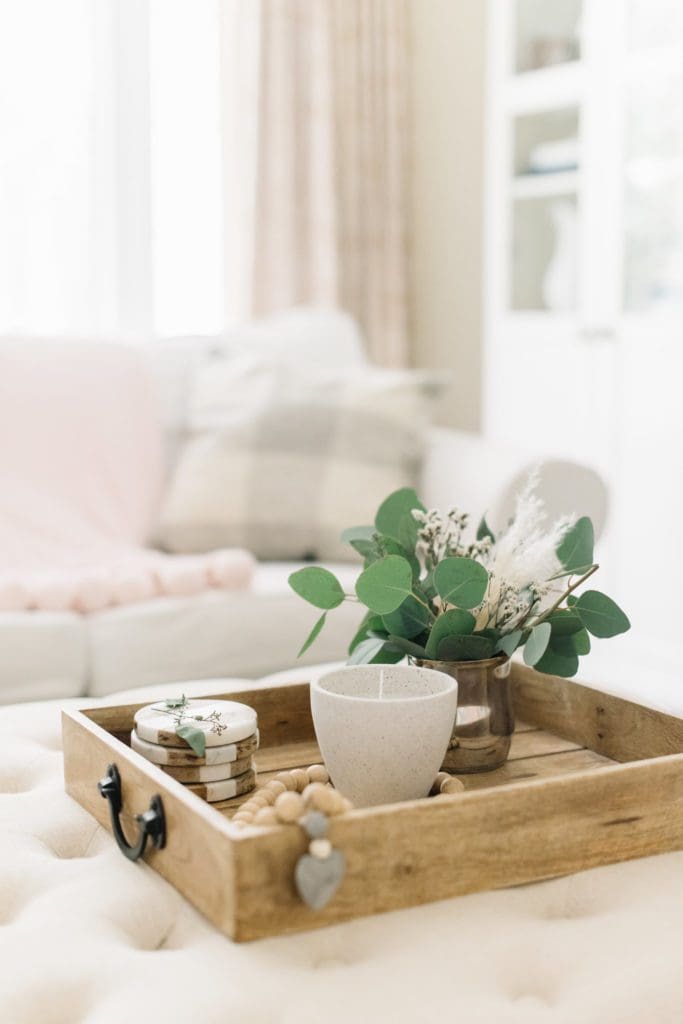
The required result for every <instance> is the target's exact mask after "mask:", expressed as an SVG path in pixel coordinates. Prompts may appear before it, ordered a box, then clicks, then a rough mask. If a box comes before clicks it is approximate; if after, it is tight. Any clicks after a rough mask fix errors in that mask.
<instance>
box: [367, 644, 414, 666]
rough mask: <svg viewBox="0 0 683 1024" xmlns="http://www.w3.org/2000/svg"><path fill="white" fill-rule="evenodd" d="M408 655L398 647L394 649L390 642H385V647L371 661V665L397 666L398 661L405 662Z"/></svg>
mask: <svg viewBox="0 0 683 1024" xmlns="http://www.w3.org/2000/svg"><path fill="white" fill-rule="evenodd" d="M405 656H406V654H405V651H402V650H401V649H400V648H398V647H394V645H393V644H391V643H389V640H388V639H387V640H385V641H384V646H383V647H382V648H381V650H379V651H378V652H377V654H376V655H375V656H374V658H373V659H372V660H371V662H370V664H371V665H395V664H396V662H398V661H403V659H404V658H405Z"/></svg>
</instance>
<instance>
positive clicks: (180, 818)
mask: <svg viewBox="0 0 683 1024" xmlns="http://www.w3.org/2000/svg"><path fill="white" fill-rule="evenodd" d="M62 733H63V739H64V781H65V787H66V791H67V793H68V794H69V795H70V796H71V797H73V798H74V800H77V801H78V803H79V804H81V806H82V807H84V808H85V809H86V810H87V811H88V812H89V813H90V814H92V815H93V817H94V818H96V819H97V821H99V823H100V824H101V825H102V826H104V827H105V828H106V829H107V830H108V831H110V832H111V821H110V815H109V803H108V801H107V800H104V799H103V798H102V797H101V796H100V794H99V792H98V790H97V782H98V781H99V779H101V778H102V777H103V776H104V775H105V773H106V770H107V766H108V765H109V764H111V763H112V762H113V763H115V764H116V766H117V768H118V769H119V772H120V773H121V780H122V793H123V807H124V813H122V815H121V819H122V823H123V827H124V830H125V832H126V834H127V835H129V836H130V838H131V839H132V838H134V836H135V835H136V828H137V827H136V824H135V821H134V815H135V814H139V813H141V812H142V811H146V810H147V808H148V807H149V802H150V799H151V798H152V796H153V795H155V794H157V793H158V794H160V795H161V797H162V800H163V804H164V812H165V815H166V830H167V842H166V846H165V848H164V849H163V850H155V849H153V848H152V849H150V850H149V852H147V853H146V854H145V861H146V862H148V864H149V866H150V867H152V868H154V870H155V871H158V872H159V874H160V875H162V876H163V877H164V878H166V879H167V880H168V881H169V882H170V883H171V884H172V885H173V886H174V887H175V888H176V889H177V890H178V891H179V892H181V893H182V894H183V895H184V896H186V897H187V899H188V900H190V902H191V903H193V904H194V905H195V907H197V909H198V910H200V911H201V912H202V913H203V914H205V916H206V917H207V918H208V919H209V920H210V921H212V922H213V924H215V925H216V926H217V927H218V928H220V929H221V930H222V931H223V932H225V933H226V934H227V935H230V936H231V937H232V936H233V935H234V898H233V894H234V883H235V877H234V864H233V857H232V842H231V835H230V832H231V827H230V826H229V824H228V823H227V822H226V821H225V819H224V818H222V816H221V815H220V814H218V813H217V812H216V811H214V810H213V809H212V808H210V807H208V805H206V804H205V803H204V802H203V801H202V800H200V799H199V798H198V797H195V796H194V794H191V793H187V792H186V791H185V790H183V789H182V787H181V786H180V785H179V784H177V783H173V781H172V780H170V781H171V783H172V784H171V785H170V786H169V776H167V775H164V773H163V772H161V771H159V769H157V768H156V767H155V766H154V765H152V764H150V763H148V762H143V766H140V765H138V764H137V763H136V760H137V755H136V754H135V753H133V752H132V751H130V750H128V749H127V748H126V747H124V746H123V745H122V744H120V743H118V742H116V741H115V740H113V739H112V738H111V737H110V736H109V735H108V734H107V733H105V732H104V731H103V730H102V729H100V728H98V726H97V725H95V724H94V723H93V722H91V721H89V720H88V719H87V718H86V717H85V716H84V715H81V714H80V713H79V712H70V711H64V712H62ZM121 856H123V854H122V855H121ZM131 870H136V871H139V870H141V867H140V865H138V864H135V865H133V864H131Z"/></svg>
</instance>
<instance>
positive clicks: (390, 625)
mask: <svg viewBox="0 0 683 1024" xmlns="http://www.w3.org/2000/svg"><path fill="white" fill-rule="evenodd" d="M432 618H433V616H432V614H431V612H430V611H429V608H425V606H424V605H423V604H420V602H419V601H416V600H415V598H414V597H413V596H412V595H411V596H410V597H408V598H407V599H406V600H405V601H404V602H403V604H402V605H400V606H399V607H398V608H397V609H396V611H395V612H389V614H388V615H383V616H382V622H383V624H384V628H385V629H386V631H387V632H388V633H394V634H395V635H396V636H404V637H406V639H408V640H410V639H411V638H412V637H414V636H417V635H418V633H421V632H422V631H423V630H424V629H425V628H426V627H427V626H428V625H429V623H430V622H431V621H432Z"/></svg>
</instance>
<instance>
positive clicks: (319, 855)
mask: <svg viewBox="0 0 683 1024" xmlns="http://www.w3.org/2000/svg"><path fill="white" fill-rule="evenodd" d="M308 852H309V853H310V855H311V857H315V859H316V860H327V858H328V857H329V855H330V854H331V853H332V843H331V842H330V841H329V839H313V840H312V841H311V843H310V844H309V847H308Z"/></svg>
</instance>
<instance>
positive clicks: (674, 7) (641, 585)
mask: <svg viewBox="0 0 683 1024" xmlns="http://www.w3.org/2000/svg"><path fill="white" fill-rule="evenodd" d="M489 24H490V40H489V69H488V125H487V160H486V165H487V176H488V180H487V203H486V267H485V282H486V284H485V327H486V343H485V371H484V396H483V399H484V431H485V433H486V434H487V435H488V436H489V437H491V438H493V439H495V440H497V441H500V440H505V441H511V442H514V443H515V444H517V445H520V446H523V447H526V448H528V450H529V451H530V452H533V453H548V454H553V455H555V454H559V455H564V456H567V457H571V458H576V459H579V460H581V461H583V462H586V463H588V464H590V465H592V466H594V467H595V468H596V469H598V470H599V471H600V472H601V474H602V475H603V477H604V479H605V480H606V481H607V483H608V486H609V490H610V496H611V514H610V519H609V527H608V531H607V534H606V537H605V543H604V545H603V557H604V558H605V561H606V563H607V564H608V566H609V567H610V570H609V571H608V572H607V573H605V574H604V575H603V574H602V573H601V576H602V582H603V585H604V587H605V589H611V590H612V591H614V596H615V597H616V598H617V599H618V600H619V601H620V602H621V603H623V605H624V607H625V608H626V609H627V610H628V611H629V613H630V615H631V618H632V621H633V627H634V628H633V637H632V638H631V639H630V641H629V643H630V645H631V646H630V648H629V650H633V651H635V650H636V648H638V649H639V650H640V651H641V652H642V656H643V658H647V657H648V656H649V653H650V652H652V651H653V650H654V649H655V647H656V648H657V650H658V652H659V655H661V657H662V658H664V657H665V660H668V664H670V665H671V666H680V667H681V668H683V648H681V647H680V645H679V644H678V642H677V641H674V637H675V633H676V630H677V629H678V628H679V627H678V621H679V618H680V612H679V601H678V580H679V577H680V575H681V572H682V571H683V529H681V526H680V523H681V522H682V521H683V396H682V395H681V384H682V378H683V373H682V371H683V3H681V2H680V0H490V18H489ZM577 511H578V510H577ZM662 531H665V535H666V538H667V539H666V540H664V539H663V535H662ZM665 634H666V635H667V636H668V637H670V638H671V642H670V644H669V645H668V648H667V643H664V642H663V640H664V635H665ZM665 649H666V650H665ZM663 652H665V654H664V653H663ZM634 657H635V654H634Z"/></svg>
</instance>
